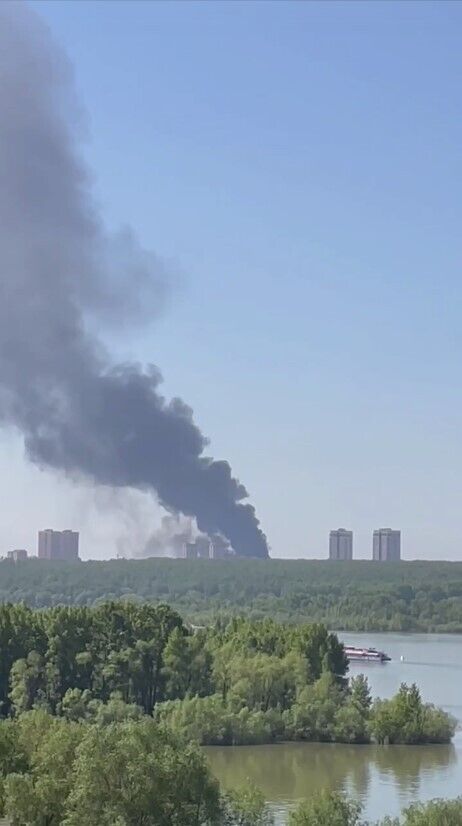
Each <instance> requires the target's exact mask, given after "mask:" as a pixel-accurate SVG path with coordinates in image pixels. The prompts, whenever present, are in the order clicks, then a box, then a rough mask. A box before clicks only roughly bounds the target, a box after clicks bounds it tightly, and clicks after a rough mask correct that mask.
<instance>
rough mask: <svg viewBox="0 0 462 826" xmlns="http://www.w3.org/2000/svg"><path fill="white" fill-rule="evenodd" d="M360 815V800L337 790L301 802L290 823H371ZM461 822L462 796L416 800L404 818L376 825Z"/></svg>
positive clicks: (354, 825) (299, 825)
mask: <svg viewBox="0 0 462 826" xmlns="http://www.w3.org/2000/svg"><path fill="white" fill-rule="evenodd" d="M360 815H361V806H360V805H359V804H357V803H355V802H354V801H352V800H348V799H347V798H346V797H344V796H343V795H339V794H337V793H336V792H330V793H327V792H323V793H321V794H320V795H317V796H315V797H313V798H312V799H310V800H308V801H304V802H303V803H301V804H300V805H299V807H298V808H297V809H296V810H295V811H294V812H292V813H291V815H290V816H289V826H367V824H366V823H364V822H363V821H361V820H360ZM461 823H462V797H461V798H458V799H457V800H432V801H430V802H429V803H415V804H414V805H412V806H410V807H409V808H407V809H405V810H404V812H403V813H402V816H401V818H389V817H385V818H384V819H383V820H381V821H380V822H379V823H377V824H376V826H460V824H461ZM370 826H372V824H371V825H370Z"/></svg>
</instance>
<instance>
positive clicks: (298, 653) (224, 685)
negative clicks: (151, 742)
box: [0, 603, 455, 745]
mask: <svg viewBox="0 0 462 826" xmlns="http://www.w3.org/2000/svg"><path fill="white" fill-rule="evenodd" d="M347 669H348V663H347V660H346V658H345V654H344V650H343V646H342V645H341V643H340V642H339V640H338V638H337V636H336V635H335V634H333V633H331V632H329V631H328V630H327V629H326V628H325V626H323V625H319V624H310V625H297V626H294V625H287V624H281V623H277V622H275V621H274V620H270V619H265V620H259V621H252V620H249V619H245V618H241V619H237V618H234V619H231V620H229V621H222V622H217V623H216V624H215V625H214V626H212V627H210V628H203V629H196V630H193V629H191V628H190V627H188V626H187V625H186V624H185V623H184V621H183V620H182V618H181V616H180V615H179V614H177V613H176V612H175V611H173V609H172V608H170V607H169V606H167V605H157V606H155V605H150V604H147V603H146V604H143V605H137V604H133V603H105V604H103V605H101V606H99V607H97V608H86V607H77V606H65V607H63V606H61V607H56V608H51V609H48V610H44V611H34V610H32V609H30V608H28V607H26V606H24V605H9V604H6V605H2V606H0V713H1V714H2V715H3V716H4V717H18V716H20V715H22V714H24V713H26V712H28V711H31V710H33V709H41V710H43V711H46V712H47V713H49V714H51V715H55V716H57V717H62V718H65V719H66V720H68V721H70V722H77V721H81V720H83V721H87V722H96V723H100V722H111V721H115V722H117V721H119V722H120V721H123V720H126V719H131V720H138V719H140V718H141V717H142V716H143V715H149V716H154V717H155V718H156V720H157V721H158V722H159V723H160V724H162V725H163V726H165V727H168V728H169V729H170V730H171V731H173V732H175V733H176V734H178V735H179V736H186V737H187V738H188V739H190V740H195V741H197V742H199V743H200V744H202V745H211V744H224V745H228V744H233V745H236V744H244V743H246V744H249V743H272V742H277V741H281V740H307V741H326V742H345V743H368V742H371V741H374V742H377V743H412V744H417V743H443V742H449V741H450V740H451V737H452V735H453V733H454V725H455V723H454V720H453V719H452V718H451V717H450V716H449V715H448V714H446V713H445V712H444V711H442V710H440V709H437V708H434V707H433V706H431V705H428V704H425V703H424V702H423V701H422V698H421V696H420V693H419V690H418V689H417V687H416V686H415V685H413V686H406V685H403V686H401V688H400V690H399V692H398V693H397V695H396V697H394V698H393V699H391V700H375V701H373V700H372V697H371V694H370V690H369V686H368V683H367V680H366V679H365V678H364V677H363V676H359V677H356V678H355V679H352V680H351V681H348V679H347Z"/></svg>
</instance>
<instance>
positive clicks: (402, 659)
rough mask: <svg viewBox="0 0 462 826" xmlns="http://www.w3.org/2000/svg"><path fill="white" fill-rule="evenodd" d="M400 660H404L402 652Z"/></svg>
mask: <svg viewBox="0 0 462 826" xmlns="http://www.w3.org/2000/svg"><path fill="white" fill-rule="evenodd" d="M400 660H401V662H402V663H403V662H404V657H403V655H402V654H401V657H400Z"/></svg>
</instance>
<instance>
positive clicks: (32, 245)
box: [0, 2, 268, 557]
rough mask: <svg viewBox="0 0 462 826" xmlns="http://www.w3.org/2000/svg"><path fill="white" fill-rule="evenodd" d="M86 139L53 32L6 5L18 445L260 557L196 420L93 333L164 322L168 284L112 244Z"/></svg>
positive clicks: (5, 358) (132, 249) (4, 120)
mask: <svg viewBox="0 0 462 826" xmlns="http://www.w3.org/2000/svg"><path fill="white" fill-rule="evenodd" d="M80 132H81V121H80V115H79V112H78V110H77V108H76V107H75V102H74V100H73V92H72V84H71V82H70V71H69V67H68V65H67V63H66V61H65V59H64V58H63V57H62V55H61V54H60V53H59V51H58V50H57V49H56V47H55V46H54V44H53V43H52V41H51V39H50V37H49V34H48V31H47V30H46V28H45V27H44V26H43V25H42V24H41V22H40V21H39V20H38V19H37V17H36V15H35V13H33V12H32V11H31V10H30V9H29V8H27V7H26V6H23V5H17V4H10V3H6V2H3V3H0V255H1V258H0V267H1V270H0V420H1V421H2V422H3V423H4V424H5V425H8V424H10V425H11V424H13V425H15V426H16V427H17V428H19V430H20V431H21V432H22V433H23V435H24V441H25V446H26V451H27V455H28V456H29V457H30V459H31V460H32V461H33V462H35V463H37V464H39V465H42V466H47V467H50V468H56V469H58V470H61V471H65V472H67V473H69V474H73V475H79V474H81V475H85V476H87V477H89V478H91V479H92V480H94V481H95V482H96V483H99V484H104V485H113V486H120V487H133V488H139V489H143V490H152V491H153V492H155V493H156V494H157V497H158V499H159V501H160V503H161V504H162V505H163V506H164V507H165V508H166V509H167V510H168V511H170V512H174V513H177V512H180V513H183V514H186V515H188V516H193V517H195V519H196V522H197V526H198V528H199V530H201V531H203V532H205V533H208V534H214V533H216V532H220V533H221V534H223V535H224V536H226V537H227V538H228V539H229V541H230V543H231V545H232V546H233V548H234V549H235V551H236V552H237V553H239V554H242V555H246V556H259V557H265V556H267V555H268V548H267V543H266V539H265V536H264V534H263V533H262V531H261V529H260V527H259V522H258V520H257V518H256V516H255V511H254V508H253V507H252V506H251V505H250V504H248V503H246V502H245V500H246V499H247V496H248V494H247V491H246V489H245V488H244V486H243V485H241V484H240V483H239V482H238V481H237V480H236V479H234V478H233V476H232V473H231V468H230V466H229V464H228V462H225V461H212V460H211V459H210V458H207V456H205V455H204V451H205V449H206V447H207V440H206V439H205V438H204V436H203V435H202V433H201V431H200V430H199V428H198V427H197V425H196V424H195V423H194V421H193V416H192V411H191V409H190V408H189V407H188V406H187V405H186V404H185V403H184V402H183V401H181V400H180V399H172V400H170V401H166V400H165V399H164V398H163V396H162V395H161V392H160V384H161V374H160V372H159V370H158V369H157V368H156V367H154V366H149V367H148V368H146V369H143V368H141V367H140V366H138V365H134V364H123V365H114V364H113V362H112V360H111V358H110V356H109V354H108V353H107V352H106V349H105V347H104V346H103V344H102V343H101V342H100V341H99V340H98V339H97V338H96V337H95V336H94V335H93V334H92V333H91V332H90V331H91V330H94V329H95V324H94V318H95V317H98V318H99V319H100V320H101V319H103V318H105V319H106V320H107V319H108V318H109V319H112V321H114V320H117V322H118V323H119V322H120V323H122V322H125V321H129V320H130V319H131V318H132V317H134V316H135V315H136V314H137V313H139V312H141V311H142V310H143V308H144V307H147V306H148V307H149V313H150V314H151V315H152V314H155V312H157V311H158V310H159V308H160V306H161V305H162V303H163V301H164V298H165V274H164V272H163V270H162V266H161V264H160V262H158V261H157V260H156V259H155V258H154V257H152V256H149V255H147V254H146V253H145V252H143V250H140V249H139V247H138V245H137V243H136V240H135V239H134V237H133V236H132V235H131V234H130V233H125V235H122V236H119V237H118V238H117V239H115V241H114V239H110V238H109V237H108V235H107V233H106V232H105V229H104V227H103V225H102V223H101V221H100V218H99V215H98V213H97V210H96V209H95V206H94V204H93V201H92V198H91V197H90V194H89V191H90V181H89V177H88V174H87V171H86V170H85V168H84V166H83V165H82V163H81V160H80V158H79V156H78V153H77V152H76V143H77V139H78V137H79V135H80ZM148 299H149V300H148ZM92 319H93V323H92Z"/></svg>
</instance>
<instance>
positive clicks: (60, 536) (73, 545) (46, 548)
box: [38, 528, 79, 562]
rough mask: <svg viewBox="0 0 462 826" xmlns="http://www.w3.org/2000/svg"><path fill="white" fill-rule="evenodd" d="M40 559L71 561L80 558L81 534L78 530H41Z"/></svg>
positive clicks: (39, 539)
mask: <svg viewBox="0 0 462 826" xmlns="http://www.w3.org/2000/svg"><path fill="white" fill-rule="evenodd" d="M38 557H39V559H62V560H64V561H66V562H71V561H73V560H76V559H78V558H79V534H78V533H77V531H52V530H51V529H50V528H47V529H46V530H44V531H39V535H38Z"/></svg>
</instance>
